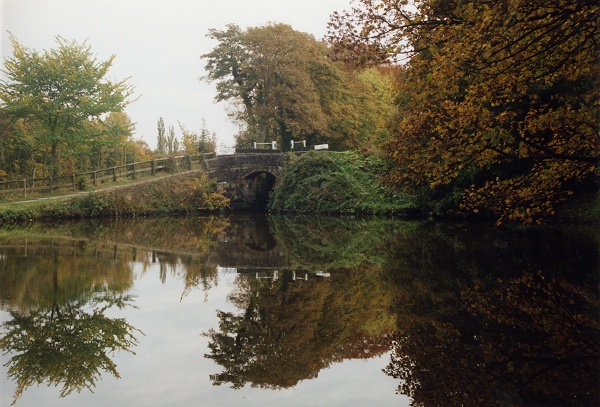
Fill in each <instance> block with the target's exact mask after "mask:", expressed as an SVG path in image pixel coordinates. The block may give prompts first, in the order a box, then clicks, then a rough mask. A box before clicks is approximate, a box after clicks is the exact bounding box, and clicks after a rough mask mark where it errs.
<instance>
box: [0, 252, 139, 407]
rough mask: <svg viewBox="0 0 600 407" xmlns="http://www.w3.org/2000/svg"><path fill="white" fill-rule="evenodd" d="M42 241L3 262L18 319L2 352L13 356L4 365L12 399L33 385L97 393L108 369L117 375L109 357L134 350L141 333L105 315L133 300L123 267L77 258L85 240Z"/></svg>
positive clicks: (8, 327) (1, 340) (7, 328)
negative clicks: (12, 385)
mask: <svg viewBox="0 0 600 407" xmlns="http://www.w3.org/2000/svg"><path fill="white" fill-rule="evenodd" d="M38 243H40V244H33V246H31V247H30V246H29V244H28V243H27V244H26V245H24V246H22V247H19V246H17V247H12V248H11V250H9V251H12V252H13V255H12V256H8V255H6V252H7V251H4V252H5V254H4V255H3V256H2V258H1V263H0V264H1V266H2V273H0V282H1V286H2V305H3V308H6V309H8V310H9V313H10V316H11V317H12V319H10V320H8V321H5V322H4V323H3V324H2V325H1V326H0V332H1V333H2V336H1V337H0V349H1V350H2V351H3V352H4V353H6V354H10V355H11V356H10V359H9V361H8V362H7V364H6V365H5V366H6V367H7V368H8V376H9V378H11V379H12V380H14V381H15V382H16V384H17V386H16V391H15V394H14V397H13V404H14V403H15V402H16V401H17V400H18V399H19V398H20V397H21V395H22V394H23V392H24V391H25V390H26V389H27V388H28V387H30V386H32V385H34V384H42V383H47V384H48V385H53V386H56V387H61V390H60V395H61V397H64V396H66V395H68V394H70V393H71V392H73V391H76V392H79V391H81V390H83V389H85V388H87V389H89V390H92V389H93V388H94V387H95V383H96V381H98V380H99V379H100V378H101V374H102V372H108V373H110V374H112V375H113V376H115V377H119V373H118V372H117V369H116V365H115V363H114V362H113V361H112V359H111V358H110V356H109V354H110V353H112V352H114V351H117V350H125V351H129V352H131V347H132V346H134V345H135V344H136V343H137V339H136V337H135V336H134V334H135V333H136V332H139V331H137V330H136V329H135V328H134V327H133V326H131V325H130V324H128V323H127V321H126V320H125V319H122V318H110V317H107V316H105V312H106V311H107V310H108V309H109V308H112V307H116V308H120V309H122V308H124V307H127V306H130V305H131V303H132V300H133V299H132V297H131V296H130V295H126V294H125V291H126V290H128V289H129V288H130V286H131V284H132V278H131V272H130V270H129V269H128V267H127V266H126V265H125V264H123V263H114V262H97V261H94V258H93V257H81V256H79V255H78V252H81V251H85V242H76V243H75V242H74V243H75V244H67V245H66V246H65V245H61V244H60V243H54V242H50V244H49V245H48V244H45V243H47V242H44V244H42V243H41V242H38ZM67 253H68V254H67ZM96 267H98V268H99V269H98V268H96ZM98 271H100V272H98Z"/></svg>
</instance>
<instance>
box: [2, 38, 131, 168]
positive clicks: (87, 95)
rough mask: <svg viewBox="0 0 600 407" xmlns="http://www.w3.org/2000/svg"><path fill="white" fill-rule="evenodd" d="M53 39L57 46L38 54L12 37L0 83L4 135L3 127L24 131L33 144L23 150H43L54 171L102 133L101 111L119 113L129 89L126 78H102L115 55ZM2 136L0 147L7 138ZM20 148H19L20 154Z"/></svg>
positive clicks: (47, 165) (103, 132)
mask: <svg viewBox="0 0 600 407" xmlns="http://www.w3.org/2000/svg"><path fill="white" fill-rule="evenodd" d="M56 41H57V44H58V47H57V48H56V49H53V50H50V51H44V52H43V53H39V52H37V51H32V50H29V49H27V48H25V47H23V46H22V45H21V44H19V42H18V41H17V40H16V38H14V37H11V42H12V45H13V50H14V51H13V56H12V57H9V58H8V59H6V61H5V64H4V66H5V70H4V73H5V75H6V77H7V80H6V81H4V80H3V81H0V100H1V101H2V105H1V108H2V117H3V122H2V127H3V134H4V135H5V137H6V134H7V133H9V131H7V126H16V128H17V129H21V130H25V129H26V130H27V135H28V137H29V140H30V141H31V142H32V143H33V144H35V146H34V145H33V144H29V143H28V144H29V145H28V146H27V148H26V149H29V148H31V147H33V150H35V151H37V152H38V154H40V150H43V153H42V155H43V156H45V160H46V161H45V162H44V164H45V165H46V168H48V169H49V171H50V172H51V173H52V174H55V175H56V174H58V173H59V172H60V171H61V166H62V165H63V164H62V163H61V161H60V159H61V156H62V155H63V154H64V155H69V154H70V153H71V152H77V153H81V152H82V149H83V148H85V147H86V146H88V145H89V144H90V143H95V144H98V143H97V141H98V140H99V139H101V138H103V137H105V136H107V132H106V131H105V130H106V129H105V128H103V127H102V123H103V122H102V117H103V115H105V114H107V113H110V112H120V111H122V110H123V108H124V107H125V106H126V105H127V104H128V103H129V102H130V97H131V95H132V92H133V88H132V87H131V85H129V84H127V80H126V79H125V80H122V81H120V82H111V81H110V80H107V79H106V78H105V77H106V75H107V73H108V70H109V68H110V67H111V65H112V62H113V60H114V56H112V57H110V58H109V59H107V60H106V61H98V60H97V59H96V57H95V56H94V55H93V54H92V52H91V49H90V47H89V46H88V45H86V44H85V43H84V44H77V43H76V42H70V41H67V40H65V39H63V38H60V37H57V38H56ZM13 130H14V128H13ZM90 130H91V131H90ZM128 131H129V132H130V131H131V128H129V129H128ZM109 133H110V132H109ZM129 134H130V133H129ZM113 135H114V133H113ZM5 137H3V139H2V140H1V141H2V143H3V145H4V144H5V143H6V142H10V140H7V139H6V138H5ZM109 137H110V136H109ZM22 147H25V146H23V145H21V146H19V152H20V153H25V152H24V151H23V150H22V149H21V148H22ZM96 147H97V146H96ZM33 150H32V151H33ZM87 153H89V151H88V152H87ZM25 154H26V155H28V157H27V158H28V159H32V158H33V157H32V156H31V154H30V153H25ZM20 158H21V159H22V158H24V156H21V157H20ZM37 158H39V157H37ZM37 158H35V159H37Z"/></svg>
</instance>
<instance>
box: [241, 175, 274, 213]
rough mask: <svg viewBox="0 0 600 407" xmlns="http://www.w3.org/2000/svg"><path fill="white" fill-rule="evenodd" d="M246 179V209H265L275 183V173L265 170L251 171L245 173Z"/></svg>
mask: <svg viewBox="0 0 600 407" xmlns="http://www.w3.org/2000/svg"><path fill="white" fill-rule="evenodd" d="M244 180H245V181H246V193H245V195H246V202H247V204H248V209H251V210H256V211H266V210H267V205H268V204H269V194H270V192H271V191H272V190H273V186H274V185H275V181H276V178H275V175H273V174H271V173H270V172H266V171H259V172H253V173H252V174H249V175H247V176H246V177H245V178H244Z"/></svg>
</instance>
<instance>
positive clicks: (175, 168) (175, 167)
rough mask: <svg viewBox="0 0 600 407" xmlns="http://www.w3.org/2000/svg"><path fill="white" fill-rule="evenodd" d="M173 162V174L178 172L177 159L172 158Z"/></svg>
mask: <svg viewBox="0 0 600 407" xmlns="http://www.w3.org/2000/svg"><path fill="white" fill-rule="evenodd" d="M171 162H172V163H173V167H172V170H173V171H172V172H177V158H175V157H172V158H171Z"/></svg>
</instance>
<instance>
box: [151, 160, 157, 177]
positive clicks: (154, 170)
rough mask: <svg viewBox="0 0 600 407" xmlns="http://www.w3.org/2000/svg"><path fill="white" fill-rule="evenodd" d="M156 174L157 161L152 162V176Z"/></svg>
mask: <svg viewBox="0 0 600 407" xmlns="http://www.w3.org/2000/svg"><path fill="white" fill-rule="evenodd" d="M154 174H156V160H152V161H150V175H154Z"/></svg>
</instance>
